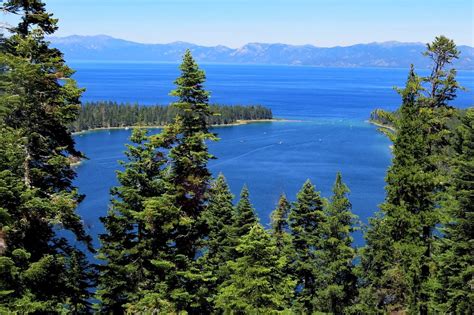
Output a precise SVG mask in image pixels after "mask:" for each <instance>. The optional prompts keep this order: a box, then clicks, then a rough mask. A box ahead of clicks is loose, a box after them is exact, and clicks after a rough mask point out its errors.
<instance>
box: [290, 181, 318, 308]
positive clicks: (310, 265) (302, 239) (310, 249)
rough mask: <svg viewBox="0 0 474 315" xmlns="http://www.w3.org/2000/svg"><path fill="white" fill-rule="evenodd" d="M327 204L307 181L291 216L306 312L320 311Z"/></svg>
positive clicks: (301, 298) (300, 299)
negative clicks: (317, 299)
mask: <svg viewBox="0 0 474 315" xmlns="http://www.w3.org/2000/svg"><path fill="white" fill-rule="evenodd" d="M324 203H325V202H324V201H323V199H322V198H321V196H320V194H319V192H316V190H315V187H314V186H313V184H311V182H310V181H309V180H307V181H306V182H305V183H304V184H303V187H302V188H301V190H300V191H299V192H298V195H297V200H296V202H295V203H294V205H293V208H292V209H291V212H290V214H289V223H290V228H291V235H292V245H293V246H292V247H293V250H294V252H295V256H294V258H293V266H292V269H293V273H294V274H295V276H296V278H297V281H298V286H297V288H298V290H297V302H298V305H299V308H301V309H302V310H304V311H305V312H309V313H311V312H313V311H315V310H317V308H316V306H315V305H314V304H313V299H314V297H315V296H316V292H317V289H318V287H319V281H320V279H321V273H320V270H319V267H318V266H319V265H320V264H321V262H320V259H319V257H318V256H319V255H318V253H317V251H318V250H319V247H320V245H321V226H322V224H323V221H324V212H323V209H324Z"/></svg>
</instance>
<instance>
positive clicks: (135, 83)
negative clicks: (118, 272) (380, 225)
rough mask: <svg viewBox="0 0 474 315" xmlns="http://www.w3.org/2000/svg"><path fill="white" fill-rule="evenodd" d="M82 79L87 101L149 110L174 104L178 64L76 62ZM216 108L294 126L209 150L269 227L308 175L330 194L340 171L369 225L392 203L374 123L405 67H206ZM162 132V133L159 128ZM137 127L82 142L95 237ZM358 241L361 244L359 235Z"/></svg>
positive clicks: (464, 100) (465, 99) (224, 132)
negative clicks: (283, 197) (241, 107)
mask: <svg viewBox="0 0 474 315" xmlns="http://www.w3.org/2000/svg"><path fill="white" fill-rule="evenodd" d="M70 65H71V66H72V67H73V68H74V69H76V70H77V73H76V74H75V78H76V79H77V81H78V83H79V85H80V86H81V87H85V88H86V89H87V91H86V92H85V94H84V96H83V101H96V100H114V101H119V102H132V103H133V102H138V103H141V104H156V103H159V104H168V103H170V102H171V101H172V100H173V98H171V97H170V96H168V93H169V91H170V90H171V89H172V88H173V84H172V82H173V80H174V79H175V78H176V77H177V76H178V75H179V71H178V68H177V66H178V65H176V64H144V63H121V64H115V63H82V62H81V63H74V62H73V63H70ZM201 67H202V68H203V69H204V70H205V71H206V74H207V84H206V88H207V89H208V90H210V91H211V93H212V98H211V102H212V103H220V104H261V105H264V106H267V107H270V108H271V109H272V110H273V113H274V116H276V117H281V118H287V119H293V120H298V121H294V122H275V123H256V124H249V125H244V126H232V127H220V128H215V129H214V131H215V132H216V133H218V136H219V137H220V139H221V140H220V141H219V142H216V143H211V144H210V151H211V153H212V154H214V155H215V156H216V157H217V159H216V160H213V161H211V162H210V169H211V170H212V172H213V174H215V175H217V174H218V173H219V172H222V173H223V174H224V175H225V176H226V178H227V180H228V182H229V184H230V187H231V190H232V192H233V193H234V194H235V195H238V194H239V191H240V189H241V188H242V185H244V184H247V185H248V187H249V189H250V194H251V200H252V202H253V204H254V206H255V208H256V210H257V213H258V215H259V217H260V219H261V222H262V223H264V224H268V222H269V216H270V213H271V211H272V210H273V208H274V207H275V205H276V203H277V200H278V197H279V195H280V194H281V193H286V194H287V196H288V197H289V199H291V200H294V199H295V195H296V193H297V191H298V190H299V189H300V187H301V185H302V184H303V182H304V181H305V180H306V179H307V178H309V179H311V181H312V182H313V184H315V185H316V188H317V189H318V190H320V191H322V195H323V196H326V197H329V196H330V194H331V186H332V184H333V182H334V179H335V176H336V172H338V171H340V172H342V175H343V179H344V181H345V182H346V184H347V185H348V186H349V188H350V189H351V195H350V198H351V202H352V204H353V211H354V213H355V214H357V215H358V216H359V217H360V219H361V220H362V221H363V222H367V219H368V217H370V216H372V215H373V214H374V212H375V211H377V205H378V204H380V203H381V202H382V201H383V199H384V186H385V182H384V177H385V174H386V170H387V168H388V166H389V165H390V159H391V153H390V148H389V145H390V142H389V141H388V140H387V139H386V138H385V137H384V136H383V135H381V134H380V133H379V132H377V129H376V128H375V127H374V126H372V125H369V124H368V123H366V122H365V121H366V120H367V118H368V116H369V114H370V112H371V111H372V110H373V109H374V108H385V109H391V110H393V109H395V108H397V107H398V106H399V97H398V95H397V94H396V93H395V92H394V91H393V87H394V86H402V85H403V83H404V81H405V78H406V75H407V70H406V69H328V68H315V67H291V66H255V65H251V66H246V65H215V64H214V65H206V64H204V65H201ZM473 78H474V73H473V72H469V71H461V72H459V75H458V79H459V81H460V82H461V84H462V85H464V86H466V87H467V88H468V89H469V90H470V91H467V92H460V93H459V97H458V99H457V100H456V101H455V102H454V103H453V104H455V105H456V106H459V107H467V106H472V105H473V103H474V100H473V99H474V98H473V93H472V91H473V89H474V82H473V81H474V80H473ZM151 132H159V130H157V129H155V130H151ZM130 133H131V131H130V130H110V131H107V130H106V131H95V132H89V133H85V134H81V135H77V136H76V137H75V139H76V143H77V147H78V148H79V149H80V150H81V151H83V152H84V153H85V154H86V155H87V156H88V158H89V160H87V161H85V162H84V163H82V164H81V165H80V166H78V167H77V173H78V177H77V179H76V181H75V184H76V185H77V186H78V187H79V190H80V192H81V193H84V194H86V199H85V200H84V202H83V203H82V204H81V205H80V207H79V209H78V211H79V213H80V214H81V216H82V217H83V218H84V221H85V223H86V225H87V226H88V228H89V232H90V233H91V234H92V235H93V236H94V237H95V236H96V235H97V234H98V233H101V232H102V231H103V227H102V225H101V223H100V222H99V217H100V216H104V215H105V214H106V212H107V208H108V205H109V200H110V196H109V190H110V188H111V187H112V186H114V185H116V184H117V180H116V177H115V171H116V170H117V169H119V165H118V162H117V161H118V160H121V159H124V158H125V156H124V154H123V151H124V150H125V146H124V145H125V143H126V142H127V141H128V137H129V136H130ZM356 243H357V244H361V243H362V239H361V236H360V234H358V235H356Z"/></svg>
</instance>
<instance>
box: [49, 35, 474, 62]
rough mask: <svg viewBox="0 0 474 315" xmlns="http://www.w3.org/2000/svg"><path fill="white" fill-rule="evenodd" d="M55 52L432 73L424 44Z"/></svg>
mask: <svg viewBox="0 0 474 315" xmlns="http://www.w3.org/2000/svg"><path fill="white" fill-rule="evenodd" d="M49 40H50V41H51V43H52V45H53V46H54V47H57V48H59V49H61V51H63V52H64V54H65V57H66V59H67V60H69V61H71V60H97V61H104V60H108V61H156V62H179V61H180V60H181V57H182V54H183V53H184V51H185V50H186V49H187V48H189V49H190V50H191V51H192V53H193V56H194V57H195V58H196V60H197V61H198V62H213V63H237V64H283V65H310V66H318V67H387V68H406V67H408V66H409V65H410V63H413V64H415V66H416V67H418V68H426V67H429V60H428V58H425V57H423V56H422V54H421V53H422V52H423V51H424V50H425V44H423V43H402V42H394V41H392V42H383V43H370V44H358V45H352V46H344V47H342V46H337V47H330V48H325V47H316V46H312V45H301V46H300V45H298V46H296V45H286V44H262V43H250V44H247V45H245V46H242V47H241V48H237V49H233V48H229V47H226V46H213V47H206V46H200V45H195V44H191V43H185V42H174V43H169V44H142V43H136V42H131V41H127V40H123V39H117V38H113V37H110V36H106V35H97V36H79V35H73V36H67V37H50V38H49ZM458 48H459V50H460V51H461V57H460V59H459V60H457V61H456V64H455V67H456V68H457V69H471V70H472V69H474V48H473V47H470V46H459V47H458Z"/></svg>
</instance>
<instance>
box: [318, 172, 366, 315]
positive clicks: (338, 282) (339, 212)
mask: <svg viewBox="0 0 474 315" xmlns="http://www.w3.org/2000/svg"><path fill="white" fill-rule="evenodd" d="M332 191H333V195H332V197H331V200H330V204H329V205H328V206H327V207H325V210H324V216H325V219H324V223H323V226H322V237H321V250H320V257H321V266H320V268H321V269H322V274H323V278H322V285H320V289H319V290H318V292H317V296H316V301H317V302H316V304H317V305H319V306H320V310H321V311H325V312H330V313H333V314H342V313H344V310H345V309H346V308H347V307H348V306H350V305H351V304H352V303H353V298H354V297H355V296H356V280H357V278H356V276H355V274H354V271H353V269H354V264H353V260H354V259H355V250H354V248H353V247H352V241H353V239H352V235H351V234H352V233H353V232H354V220H355V218H356V216H354V215H353V214H352V212H351V209H352V205H351V203H350V201H349V199H348V197H347V194H348V193H349V188H348V187H347V186H346V185H345V184H344V183H343V182H342V176H341V173H337V176H336V181H335V183H334V186H333V189H332Z"/></svg>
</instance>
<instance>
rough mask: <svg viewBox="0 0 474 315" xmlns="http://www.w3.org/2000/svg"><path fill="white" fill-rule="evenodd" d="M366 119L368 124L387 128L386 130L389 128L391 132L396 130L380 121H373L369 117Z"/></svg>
mask: <svg viewBox="0 0 474 315" xmlns="http://www.w3.org/2000/svg"><path fill="white" fill-rule="evenodd" d="M366 121H367V122H368V123H369V124H372V125H374V126H377V127H379V128H383V129H388V130H390V131H392V132H396V131H397V130H396V129H395V128H394V127H392V126H389V125H385V124H382V123H379V122H377V121H375V120H371V119H369V120H366Z"/></svg>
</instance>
